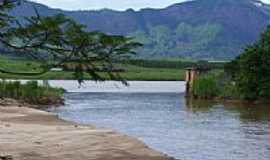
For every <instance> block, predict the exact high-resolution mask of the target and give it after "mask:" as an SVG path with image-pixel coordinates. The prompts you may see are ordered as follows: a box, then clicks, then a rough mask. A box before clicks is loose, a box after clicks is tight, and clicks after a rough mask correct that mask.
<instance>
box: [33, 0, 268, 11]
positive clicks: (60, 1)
mask: <svg viewBox="0 0 270 160" xmlns="http://www.w3.org/2000/svg"><path fill="white" fill-rule="evenodd" d="M32 1H35V2H39V3H43V4H46V5H48V6H50V7H53V8H61V9H65V10H91V9H103V8H110V9H114V10H126V9H128V8H133V9H135V10H139V9H141V8H148V7H151V8H164V7H167V6H169V5H171V4H174V3H179V2H184V1H187V0H32ZM262 1H263V2H265V3H270V0H262Z"/></svg>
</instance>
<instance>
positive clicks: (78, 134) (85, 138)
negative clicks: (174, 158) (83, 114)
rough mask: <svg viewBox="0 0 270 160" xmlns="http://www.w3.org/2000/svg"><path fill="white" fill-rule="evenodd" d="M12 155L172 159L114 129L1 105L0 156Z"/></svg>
mask: <svg viewBox="0 0 270 160" xmlns="http://www.w3.org/2000/svg"><path fill="white" fill-rule="evenodd" d="M8 155H10V156H11V157H12V159H13V160H167V159H169V158H168V157H167V156H165V155H163V154H161V153H160V152H157V151H154V150H152V149H150V148H148V147H147V146H145V145H144V144H143V143H142V142H140V141H138V140H136V139H134V138H131V137H128V136H125V135H122V134H119V133H116V132H114V131H111V130H104V129H96V128H95V127H93V126H84V125H76V124H74V123H71V122H66V121H64V120H61V119H58V118H57V117H56V116H54V115H52V114H50V113H47V112H44V111H40V110H36V109H31V108H25V107H1V106H0V160H2V159H5V158H3V157H5V156H8ZM1 157H2V158H1Z"/></svg>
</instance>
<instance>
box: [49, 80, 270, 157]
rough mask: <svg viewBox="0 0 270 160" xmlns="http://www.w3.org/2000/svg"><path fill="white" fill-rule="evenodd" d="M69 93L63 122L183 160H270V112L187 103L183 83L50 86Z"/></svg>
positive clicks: (269, 108) (251, 107)
mask: <svg viewBox="0 0 270 160" xmlns="http://www.w3.org/2000/svg"><path fill="white" fill-rule="evenodd" d="M50 83H51V84H52V85H54V86H62V87H64V88H66V89H67V91H68V93H66V94H65V99H66V105H65V106H62V107H60V108H53V109H50V111H51V112H54V113H56V114H57V115H59V116H60V117H61V118H63V119H66V120H69V121H74V122H78V123H82V124H94V125H96V126H98V127H101V128H103V127H105V128H112V129H115V130H117V131H120V132H122V133H124V134H127V135H130V136H134V137H137V138H138V139H140V140H142V141H143V142H144V143H146V144H147V145H148V146H150V147H151V148H154V149H156V150H159V151H161V152H164V153H166V154H168V155H170V156H173V157H175V158H178V159H183V160H269V159H270V106H269V105H256V106H255V105H235V104H217V103H212V102H208V101H188V100H186V99H185V97H184V88H185V86H184V85H185V84H184V82H131V83H130V87H124V86H122V85H121V84H119V83H116V82H106V83H101V84H100V83H99V84H96V83H94V82H87V84H85V85H84V86H82V87H81V88H78V85H77V84H76V83H75V82H73V81H52V82H50Z"/></svg>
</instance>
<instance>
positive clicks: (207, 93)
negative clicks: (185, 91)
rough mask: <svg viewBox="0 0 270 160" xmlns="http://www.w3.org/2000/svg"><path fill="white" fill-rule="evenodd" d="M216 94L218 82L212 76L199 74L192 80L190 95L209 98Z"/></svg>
mask: <svg viewBox="0 0 270 160" xmlns="http://www.w3.org/2000/svg"><path fill="white" fill-rule="evenodd" d="M218 94H219V89H218V83H217V80H216V79H215V77H214V76H212V75H207V76H201V77H198V78H197V79H196V80H195V81H194V84H193V88H192V95H193V96H194V97H195V98H199V99H210V98H214V97H216V96H217V95H218Z"/></svg>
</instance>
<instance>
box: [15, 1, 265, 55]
mask: <svg viewBox="0 0 270 160" xmlns="http://www.w3.org/2000/svg"><path fill="white" fill-rule="evenodd" d="M89 5H91V4H89ZM33 6H35V7H36V8H37V9H38V10H39V12H40V14H42V15H52V14H56V13H63V14H65V15H67V16H70V17H72V18H74V19H76V20H77V21H78V22H80V23H82V24H85V25H86V26H87V28H88V29H89V30H100V31H103V32H106V33H110V34H123V35H130V36H134V37H136V39H137V40H139V41H141V42H143V43H144V44H145V46H144V47H143V48H142V49H140V51H139V56H141V57H145V58H149V57H183V56H185V57H191V58H196V59H232V58H234V57H235V56H236V55H238V54H240V53H241V51H242V49H243V48H244V46H246V45H247V44H250V43H252V42H254V41H256V40H257V39H258V37H259V34H260V33H261V32H262V31H263V30H264V29H265V27H266V26H267V25H268V24H269V22H270V21H269V20H270V9H269V8H270V7H269V6H268V5H266V4H263V3H260V2H258V1H255V0H196V1H190V2H185V3H179V4H175V5H172V6H169V7H167V8H164V9H142V10H140V11H134V10H132V9H129V10H127V11H123V12H120V11H113V10H108V9H104V10H98V11H62V10H58V9H51V8H49V7H46V6H44V5H41V4H36V3H27V4H22V5H21V6H19V7H18V8H17V9H15V10H13V11H12V12H13V14H14V15H16V16H20V17H23V16H30V15H33V14H34V9H33Z"/></svg>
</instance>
